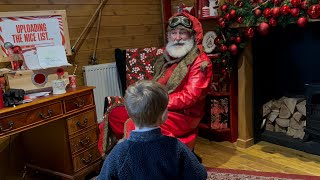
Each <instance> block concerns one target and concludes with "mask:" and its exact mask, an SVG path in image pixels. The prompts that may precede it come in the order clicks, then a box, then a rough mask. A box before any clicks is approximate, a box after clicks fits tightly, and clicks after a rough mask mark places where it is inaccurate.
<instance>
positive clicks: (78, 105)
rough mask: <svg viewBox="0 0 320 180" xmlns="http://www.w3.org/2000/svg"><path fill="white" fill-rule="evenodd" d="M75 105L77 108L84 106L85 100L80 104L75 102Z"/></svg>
mask: <svg viewBox="0 0 320 180" xmlns="http://www.w3.org/2000/svg"><path fill="white" fill-rule="evenodd" d="M74 105H75V106H76V107H77V108H79V107H82V106H84V99H81V101H80V103H79V102H74Z"/></svg>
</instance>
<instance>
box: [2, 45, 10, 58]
mask: <svg viewBox="0 0 320 180" xmlns="http://www.w3.org/2000/svg"><path fill="white" fill-rule="evenodd" d="M1 50H2V51H3V52H4V54H5V55H6V56H9V54H8V53H7V50H6V49H5V48H4V47H3V46H2V45H1Z"/></svg>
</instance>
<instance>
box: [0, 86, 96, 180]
mask: <svg viewBox="0 0 320 180" xmlns="http://www.w3.org/2000/svg"><path fill="white" fill-rule="evenodd" d="M16 133H21V138H22V141H21V143H22V144H23V146H22V147H23V152H24V153H23V154H24V157H25V162H26V164H27V166H28V167H30V168H32V169H38V170H40V171H41V170H42V171H46V172H48V173H52V174H55V175H58V176H61V177H63V178H64V179H84V177H85V176H86V175H87V174H88V173H90V172H91V171H93V170H95V171H99V168H100V165H101V156H100V153H99V151H98V148H97V142H98V124H97V118H96V111H95V104H94V98H93V87H78V88H76V89H68V91H67V93H65V94H62V95H50V96H47V97H42V98H38V99H35V100H34V101H33V102H31V103H27V104H23V105H19V106H17V107H12V108H4V109H1V110H0V138H3V137H7V136H10V135H13V134H16Z"/></svg>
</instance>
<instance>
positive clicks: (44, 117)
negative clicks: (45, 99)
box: [39, 109, 53, 119]
mask: <svg viewBox="0 0 320 180" xmlns="http://www.w3.org/2000/svg"><path fill="white" fill-rule="evenodd" d="M52 113H53V111H52V110H51V109H49V110H48V112H47V115H43V114H42V113H41V112H40V113H39V116H40V117H41V118H42V119H48V118H50V117H51V116H52Z"/></svg>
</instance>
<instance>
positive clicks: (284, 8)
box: [280, 5, 290, 15]
mask: <svg viewBox="0 0 320 180" xmlns="http://www.w3.org/2000/svg"><path fill="white" fill-rule="evenodd" d="M280 11H281V13H282V14H283V15H287V14H289V13H290V7H289V6H288V5H283V6H282V7H281V8H280Z"/></svg>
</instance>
